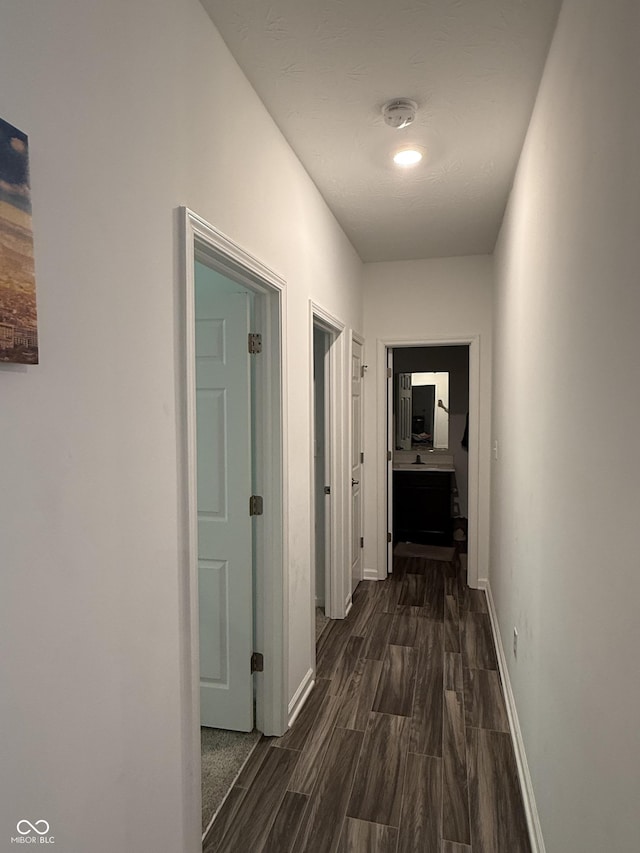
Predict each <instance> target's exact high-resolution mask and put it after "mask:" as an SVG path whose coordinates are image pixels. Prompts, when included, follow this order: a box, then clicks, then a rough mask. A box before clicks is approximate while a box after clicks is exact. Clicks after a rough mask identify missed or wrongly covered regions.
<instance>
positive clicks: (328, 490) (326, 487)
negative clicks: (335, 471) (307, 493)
mask: <svg viewBox="0 0 640 853" xmlns="http://www.w3.org/2000/svg"><path fill="white" fill-rule="evenodd" d="M324 493H325V495H330V494H331V486H325V487H324Z"/></svg>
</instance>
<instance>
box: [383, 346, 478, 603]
mask: <svg viewBox="0 0 640 853" xmlns="http://www.w3.org/2000/svg"><path fill="white" fill-rule="evenodd" d="M421 348H425V349H427V350H432V349H433V350H438V349H440V348H442V350H443V351H445V350H447V349H450V350H457V349H458V348H461V349H462V351H464V352H466V354H467V358H468V380H467V381H468V415H469V417H468V429H467V435H466V444H467V450H466V451H465V450H464V449H463V448H462V447H461V445H460V443H461V442H462V438H460V439H459V440H458V433H459V432H460V424H461V423H462V418H463V417H464V425H465V426H466V425H467V417H466V412H465V413H464V415H463V414H462V412H456V415H457V416H458V417H457V426H456V430H455V435H454V438H453V442H454V443H456V446H455V448H454V447H453V446H452V448H451V450H452V451H453V450H455V456H456V458H455V460H453V459H452V460H451V462H450V463H449V467H451V468H454V473H455V468H456V466H457V467H458V468H460V469H461V470H463V468H464V462H465V461H466V463H467V478H466V485H467V490H466V503H467V509H466V513H465V510H464V506H463V503H462V502H461V500H460V497H461V496H460V494H458V495H456V496H454V497H455V498H456V503H455V505H454V506H453V507H452V513H451V515H452V516H453V518H452V521H451V526H450V529H449V532H448V534H447V535H450V536H453V533H454V531H455V530H456V529H458V528H462V529H463V528H464V522H462V521H458V520H456V517H459V518H460V519H462V518H463V517H464V515H466V517H467V525H466V528H467V529H466V531H464V529H463V532H464V535H465V536H466V550H467V559H466V562H467V569H468V583H469V586H471V587H476V586H477V584H478V557H479V548H480V541H479V520H480V508H479V494H480V493H479V482H480V454H479V420H480V338H479V337H478V336H469V337H462V338H448V337H447V338H445V337H443V338H441V339H431V340H424V339H423V340H419V339H418V340H416V339H411V340H408V339H405V340H403V339H394V340H380V341H379V342H378V357H377V365H378V368H377V372H378V376H379V377H380V385H379V395H380V397H379V398H380V399H382V400H385V401H386V405H385V404H383V405H382V406H381V407H380V409H379V428H378V435H379V439H378V441H379V445H378V446H379V448H380V456H381V457H382V458H383V459H384V462H381V463H380V468H379V471H380V474H379V476H380V481H381V482H383V483H385V484H386V487H385V488H384V489H383V490H382V492H381V494H380V496H379V499H378V519H379V530H381V531H385V533H384V534H379V535H378V561H379V566H380V567H381V571H380V576H382V573H383V572H384V575H385V576H386V574H388V573H390V572H391V571H392V567H393V551H394V542H393V539H394V497H395V496H394V489H393V480H394V467H396V468H398V467H399V468H401V469H402V467H403V466H404V468H405V471H415V470H424V469H425V467H427V466H422V465H420V464H416V465H414V464H412V463H415V462H417V463H421V462H422V461H423V458H424V459H425V460H426V461H428V459H429V457H431V456H432V455H437V453H444V449H443V448H440V449H438V448H433V444H432V442H433V441H434V440H435V432H436V431H435V425H433V426H431V425H430V428H429V429H427V428H426V426H425V424H426V418H427V416H428V413H429V412H430V411H431V407H430V405H429V400H430V397H429V400H427V403H426V404H425V405H424V406H423V407H422V408H423V409H424V411H421V412H420V413H419V415H420V416H423V417H424V418H425V422H424V423H422V422H420V423H419V424H418V423H416V435H417V436H418V437H419V438H421V439H422V441H423V444H422V445H421V446H420V447H418V448H416V447H411V446H410V445H407V444H403V443H402V442H398V446H400V447H401V452H399V451H396V450H395V448H396V434H395V427H396V424H395V422H394V394H395V397H396V399H395V405H396V406H398V407H399V403H398V399H399V394H400V391H399V380H398V378H396V387H395V390H394V380H393V375H394V357H395V356H396V355H397V354H401V353H402V352H404V351H405V350H410V349H421ZM400 358H402V355H400ZM400 363H402V362H400ZM412 372H414V371H413V369H412V367H411V366H409V368H408V369H407V370H405V371H404V373H405V374H407V373H412ZM415 372H428V371H427V370H426V368H425V370H424V371H422V370H416V371H415ZM432 372H438V365H437V364H435V366H434V367H433V371H432ZM441 372H445V369H444V367H443V370H442V371H441ZM447 372H448V371H447ZM399 373H400V371H399V370H396V375H398V374H399ZM433 397H434V401H433V402H434V405H433V411H434V412H440V413H442V411H443V410H442V408H441V407H439V406H438V399H442V400H443V404H444V405H445V407H446V408H447V409H449V408H450V406H449V405H447V404H446V403H445V401H444V398H443V396H442V394H438V395H437V396H436V392H435V391H434V394H433ZM405 405H406V404H405ZM455 408H456V409H458V408H460V409H461V408H462V406H461V405H460V403H459V402H458V403H456V406H455ZM408 423H409V428H408V436H409V441H410V443H413V442H411V436H412V427H413V423H412V421H411V419H410V420H409V421H408ZM462 429H463V432H464V428H462ZM429 436H432V437H431V438H430V437H429ZM405 440H406V436H405ZM447 453H448V454H449V455H450V456H453V455H454V454H453V453H449V451H448V450H447ZM462 453H464V454H465V456H464V457H460V456H459V454H462ZM403 454H404V458H402V456H403ZM417 457H420V458H419V459H417ZM394 459H395V464H394ZM439 461H441V462H443V460H439ZM433 467H435V466H433ZM443 467H445V466H444V465H443ZM460 481H461V484H462V488H460V489H459V492H460V493H461V492H462V491H463V488H464V482H465V478H464V477H463V476H461V477H460ZM416 485H417V483H416ZM445 485H446V484H445ZM441 486H442V484H441ZM463 500H464V499H463ZM414 503H415V501H414ZM456 536H457V537H459V536H460V534H459V533H457V534H456ZM454 541H456V540H454ZM438 547H439V546H438ZM385 568H386V571H385Z"/></svg>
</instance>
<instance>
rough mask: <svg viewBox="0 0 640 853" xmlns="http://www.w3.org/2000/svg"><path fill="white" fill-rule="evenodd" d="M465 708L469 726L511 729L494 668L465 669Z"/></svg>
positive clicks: (505, 730)
mask: <svg viewBox="0 0 640 853" xmlns="http://www.w3.org/2000/svg"><path fill="white" fill-rule="evenodd" d="M464 708H465V721H466V725H467V726H474V727H475V728H479V729H494V730H495V731H498V732H508V731H509V718H508V716H507V706H506V705H505V701H504V696H503V694H502V686H501V684H500V676H499V675H498V673H497V672H496V671H495V670H492V669H465V670H464Z"/></svg>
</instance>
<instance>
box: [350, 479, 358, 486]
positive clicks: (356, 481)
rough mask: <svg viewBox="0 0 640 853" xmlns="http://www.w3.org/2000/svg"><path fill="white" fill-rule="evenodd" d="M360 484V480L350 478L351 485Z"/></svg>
mask: <svg viewBox="0 0 640 853" xmlns="http://www.w3.org/2000/svg"><path fill="white" fill-rule="evenodd" d="M359 484H360V480H351V485H352V486H358V485H359Z"/></svg>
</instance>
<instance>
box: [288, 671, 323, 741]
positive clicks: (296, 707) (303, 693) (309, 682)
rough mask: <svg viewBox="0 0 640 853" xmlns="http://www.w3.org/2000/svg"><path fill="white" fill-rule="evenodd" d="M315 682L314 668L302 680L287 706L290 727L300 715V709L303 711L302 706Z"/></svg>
mask: <svg viewBox="0 0 640 853" xmlns="http://www.w3.org/2000/svg"><path fill="white" fill-rule="evenodd" d="M315 683H316V682H315V679H314V677H313V669H310V670H309V671H308V672H307V674H306V675H305V677H304V678H303V679H302V681H301V682H300V686H299V687H298V689H297V690H296V692H295V693H294V694H293V698H292V699H291V701H290V702H289V707H288V708H287V712H288V715H289V728H291V726H292V725H293V723H294V721H295V719H296V717H297V716H298V714H299V713H300V711H302V706H303V705H304V703H305V702H306V701H307V697H308V696H309V694H310V693H311V691H312V690H313V685H314V684H315Z"/></svg>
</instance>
